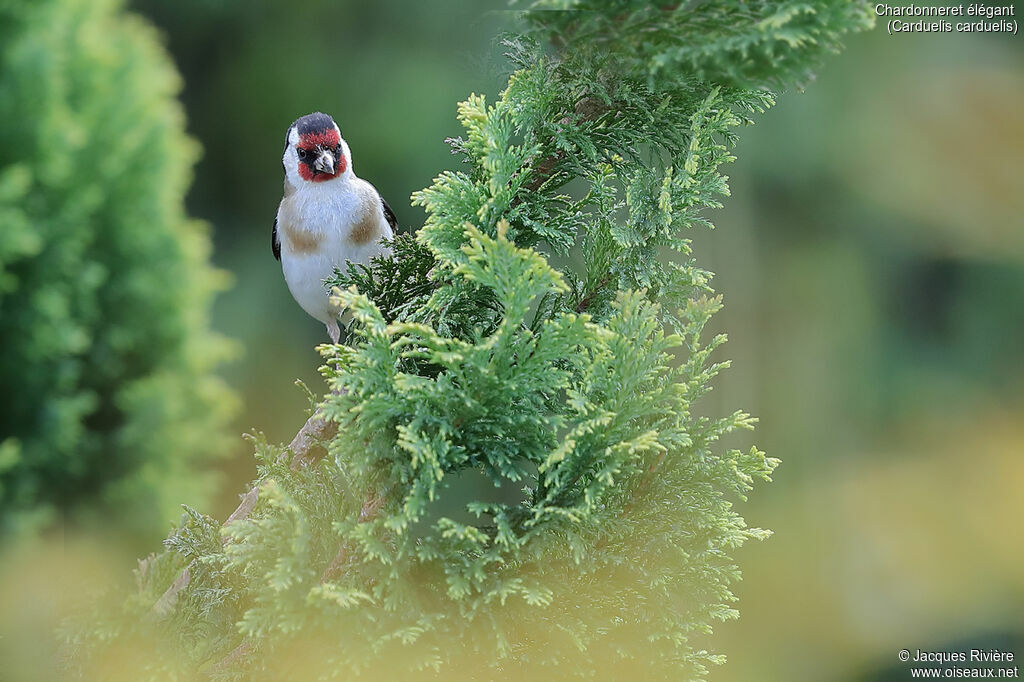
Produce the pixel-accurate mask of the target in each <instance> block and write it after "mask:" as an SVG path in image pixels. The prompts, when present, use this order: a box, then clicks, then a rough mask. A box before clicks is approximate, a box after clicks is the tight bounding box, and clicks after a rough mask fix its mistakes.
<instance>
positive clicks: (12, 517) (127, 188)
mask: <svg viewBox="0 0 1024 682" xmlns="http://www.w3.org/2000/svg"><path fill="white" fill-rule="evenodd" d="M178 88H179V80H178V77H177V74H176V73H175V71H174V69H173V68H172V66H171V64H170V62H169V60H168V58H167V56H166V55H165V54H164V52H163V51H162V50H161V49H160V47H159V45H158V43H157V40H156V37H155V35H154V33H153V31H152V30H151V28H150V27H149V26H148V25H147V24H145V23H144V22H142V21H141V20H139V19H137V18H134V17H129V16H125V15H123V14H121V13H120V11H119V3H117V2H113V1H110V0H105V1H101V2H93V1H91V0H43V1H39V0H32V1H28V0H26V1H24V2H17V1H15V2H3V3H0V120H2V121H3V125H2V126H0V226H2V227H0V349H2V351H0V382H2V394H3V395H2V397H0V401H2V406H0V535H2V534H10V533H14V532H19V531H26V532H27V531H32V530H38V529H43V528H48V527H51V526H52V525H53V523H54V521H55V519H56V517H57V515H58V514H61V513H63V514H64V520H65V521H67V522H69V523H70V524H71V527H79V526H80V525H81V524H85V525H87V526H89V527H92V528H99V527H102V529H103V530H104V531H106V532H110V533H114V534H121V535H122V537H124V536H125V535H126V534H136V535H137V536H138V537H141V538H145V539H147V540H148V538H151V537H152V535H153V533H154V531H157V530H158V529H160V528H161V527H162V526H164V525H165V524H166V523H167V520H168V519H170V518H174V517H175V516H177V513H176V512H175V511H174V510H175V507H176V506H177V504H179V503H180V502H181V500H182V499H191V500H195V501H197V502H198V501H202V500H204V499H206V497H205V493H208V492H209V491H210V480H209V478H208V476H207V477H204V475H203V474H202V473H201V463H202V462H204V461H205V460H208V459H209V458H210V457H211V456H213V455H215V454H216V453H218V452H222V451H223V450H224V448H225V441H224V440H223V438H222V429H223V426H224V424H225V419H226V417H227V416H228V415H229V413H230V411H231V407H232V405H233V398H232V396H231V395H230V394H229V393H228V392H227V390H226V389H225V387H224V386H223V385H222V384H221V383H220V382H219V381H218V380H217V379H215V378H214V377H213V376H212V375H211V368H212V367H213V365H214V364H215V363H216V362H217V361H218V360H219V359H222V358H223V357H224V355H225V351H226V346H225V344H224V342H223V341H221V340H220V339H218V338H217V337H215V336H214V335H212V333H211V332H210V331H209V328H208V320H207V315H208V311H209V307H210V299H211V294H212V293H213V291H215V290H216V289H217V288H219V287H221V286H222V285H223V277H222V276H221V275H220V274H219V273H218V272H216V271H214V270H212V269H211V268H210V267H209V266H208V265H207V261H208V258H209V248H210V247H209V240H208V238H207V235H206V230H205V226H203V225H201V224H197V223H196V222H194V221H190V220H189V219H188V218H186V216H185V215H184V212H183V197H184V192H185V190H186V187H187V185H188V182H189V179H190V172H189V171H190V167H191V165H192V162H193V160H194V159H195V157H196V151H197V150H196V145H195V144H194V143H193V142H192V141H191V140H189V139H188V138H187V137H186V136H185V134H184V120H183V116H182V112H181V110H180V107H179V106H178V105H177V103H176V101H175V99H174V98H175V95H176V93H177V91H178Z"/></svg>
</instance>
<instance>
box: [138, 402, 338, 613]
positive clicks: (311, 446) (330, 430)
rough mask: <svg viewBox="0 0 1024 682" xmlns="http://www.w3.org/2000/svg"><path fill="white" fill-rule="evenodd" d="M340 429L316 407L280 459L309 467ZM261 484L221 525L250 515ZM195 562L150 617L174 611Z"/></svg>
mask: <svg viewBox="0 0 1024 682" xmlns="http://www.w3.org/2000/svg"><path fill="white" fill-rule="evenodd" d="M337 432H338V425H337V424H336V423H334V422H332V421H328V420H327V419H324V417H323V413H322V412H321V411H320V410H317V411H316V412H314V413H313V415H312V416H311V417H310V418H309V419H307V420H306V423H305V424H303V425H302V428H301V429H299V432H298V433H296V434H295V437H294V438H292V442H291V443H289V444H288V448H287V449H286V450H285V451H284V452H283V453H281V457H280V459H279V460H278V461H279V462H284V461H286V460H287V459H288V458H289V457H290V458H291V464H290V466H291V468H292V470H296V469H299V468H301V467H304V466H309V465H310V464H312V463H313V462H315V461H317V460H318V459H320V458H321V457H323V455H324V452H325V451H324V449H323V447H322V445H321V443H322V442H323V441H325V440H329V439H331V438H333V437H334V434H336V433H337ZM259 496H260V486H259V484H257V485H255V486H254V487H253V488H252V489H251V490H249V492H247V493H246V494H245V495H244V496H243V497H242V501H241V502H240V503H239V504H238V507H236V508H235V511H233V512H231V515H230V516H228V518H227V520H225V521H224V523H223V524H221V528H227V527H228V526H230V525H231V524H232V523H234V522H235V521H241V520H242V519H246V518H248V517H249V514H251V513H252V510H253V509H254V508H255V507H256V502H257V501H258V500H259ZM222 542H227V538H224V539H223V540H222ZM194 563H195V560H194V559H193V560H192V561H191V562H189V565H188V566H186V567H185V568H183V569H182V570H181V573H180V574H179V575H178V577H177V578H176V579H175V580H174V582H173V583H171V585H170V587H168V588H167V589H166V590H165V591H164V593H163V594H162V595H160V598H159V599H157V601H156V603H155V604H153V607H152V608H151V609H150V611H149V618H151V619H156V620H162V619H164V618H166V617H167V616H169V615H170V614H171V612H172V611H174V607H175V605H176V604H177V603H178V595H179V594H180V593H181V591H182V590H183V589H185V588H186V587H188V584H189V581H191V579H192V572H191V570H190V569H191V568H192V565H193V564H194Z"/></svg>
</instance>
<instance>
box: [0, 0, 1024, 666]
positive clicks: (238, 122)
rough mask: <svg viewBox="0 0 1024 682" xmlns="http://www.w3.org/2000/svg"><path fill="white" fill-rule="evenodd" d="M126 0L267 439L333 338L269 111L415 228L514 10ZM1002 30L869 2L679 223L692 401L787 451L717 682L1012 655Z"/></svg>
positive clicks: (1018, 470) (499, 69) (232, 367)
mask: <svg viewBox="0 0 1024 682" xmlns="http://www.w3.org/2000/svg"><path fill="white" fill-rule="evenodd" d="M129 8H130V9H131V10H132V11H135V12H137V13H139V14H141V15H143V16H144V17H146V18H147V19H148V20H149V21H151V22H152V23H154V24H155V25H156V26H157V27H158V28H159V30H160V32H161V34H162V36H163V40H164V41H165V44H166V48H167V50H168V51H169V53H170V55H171V57H172V58H173V60H174V62H175V63H176V65H177V67H178V69H179V70H180V72H181V74H182V77H183V82H184V89H183V91H182V94H181V101H182V102H183V104H184V108H185V112H186V116H187V129H188V131H189V133H190V134H191V135H192V136H193V137H194V138H196V139H197V140H198V141H199V143H200V145H201V147H202V150H203V151H202V156H201V157H200V159H199V161H198V163H197V165H196V167H195V175H194V181H193V184H192V185H191V189H190V190H189V193H188V197H187V208H188V213H189V215H190V216H193V217H196V218H200V219H202V220H204V221H207V222H208V223H209V225H210V226H211V230H212V232H211V234H212V239H213V255H212V258H213V261H214V263H215V264H216V266H218V267H219V268H221V269H223V270H226V271H228V272H230V273H231V274H232V278H233V285H232V287H231V288H230V289H229V290H228V291H226V292H224V293H222V294H221V295H220V296H219V297H218V298H217V299H216V302H215V304H214V307H213V314H212V324H213V327H214V329H215V331H217V332H219V333H221V334H222V335H224V336H227V337H230V338H232V339H235V340H236V341H237V342H238V343H239V345H240V346H241V348H242V349H243V352H242V353H241V355H240V357H239V358H238V359H237V360H235V361H234V362H232V363H231V364H229V365H226V366H224V367H223V369H222V375H223V377H224V379H225V380H226V381H227V383H228V384H229V385H230V386H231V387H232V388H233V389H234V390H235V391H236V393H237V394H238V396H239V397H240V401H241V405H242V406H241V409H240V410H238V413H237V417H236V418H235V421H234V422H233V425H232V428H233V430H234V431H235V432H236V433H238V434H241V433H242V432H243V431H250V430H252V429H258V430H262V431H264V432H265V433H266V434H267V435H268V437H269V438H270V439H271V440H274V441H287V440H289V439H290V437H291V436H292V435H293V434H294V433H295V431H296V430H297V428H298V427H299V426H300V425H301V423H302V421H303V420H304V419H305V412H304V410H305V408H306V407H307V404H308V403H307V398H306V396H305V394H304V392H303V391H301V390H300V389H299V388H297V387H295V386H294V385H293V384H294V381H295V380H296V379H301V380H303V381H304V382H306V383H307V384H308V385H309V387H310V388H311V389H312V390H314V391H315V392H319V391H320V390H321V389H322V387H323V384H322V381H321V380H320V378H319V376H318V374H317V366H318V364H319V362H318V356H317V354H316V353H315V351H314V350H313V347H314V346H315V344H317V343H321V342H324V341H326V340H327V339H326V335H325V333H324V330H323V327H322V325H320V324H319V323H317V322H316V321H314V320H312V319H311V318H309V317H308V316H307V315H305V313H303V312H302V310H301V309H300V308H299V307H298V306H297V305H296V304H295V303H294V301H293V300H292V299H291V297H290V295H289V294H288V291H287V289H286V287H285V284H284V280H283V278H282V277H281V273H280V267H279V264H278V263H277V262H276V261H275V260H274V259H273V256H272V255H271V251H270V246H269V241H270V229H271V224H272V222H273V217H274V212H275V210H276V206H277V202H278V201H279V200H280V196H281V168H280V156H281V148H282V143H283V137H284V132H285V129H286V128H287V127H288V125H289V124H290V123H291V121H292V120H294V119H295V118H296V117H298V116H299V115H302V114H305V113H308V112H310V111H314V110H322V111H325V112H328V113H331V114H332V115H333V116H334V117H335V119H336V120H337V121H338V123H339V125H340V127H341V129H342V134H343V135H344V136H345V138H346V139H347V141H348V142H349V144H350V146H351V148H352V153H353V166H354V168H355V170H356V172H357V173H358V174H359V175H360V176H362V177H364V178H366V179H368V180H370V181H371V182H373V183H374V184H375V185H376V186H377V187H378V188H379V189H380V191H381V192H382V194H383V195H384V196H385V197H386V198H387V200H388V201H389V203H390V204H391V205H392V206H393V207H394V209H395V212H396V213H397V214H398V218H399V221H400V223H401V224H402V226H403V228H404V229H410V228H411V229H415V228H416V227H418V226H419V224H420V223H421V221H422V218H423V214H422V212H421V211H420V209H418V208H417V209H414V208H411V207H410V206H409V205H408V203H409V202H408V197H409V194H410V193H411V192H413V191H415V190H417V189H420V188H422V187H425V186H426V185H428V184H429V182H430V180H431V178H432V177H433V176H434V175H436V174H437V173H438V172H439V171H440V170H441V169H443V168H449V167H453V166H454V165H455V164H456V163H457V159H456V158H455V157H452V156H451V155H450V153H449V149H448V146H447V145H446V144H444V138H445V137H447V136H450V135H458V134H459V133H460V128H459V126H458V124H457V122H456V120H455V105H456V103H457V102H458V101H460V100H461V99H464V98H465V97H466V96H467V95H468V94H469V93H470V92H478V93H481V92H482V93H485V94H487V95H488V96H493V95H494V94H496V93H497V92H498V91H499V89H500V88H501V86H502V85H503V83H504V81H505V77H506V75H507V71H506V68H507V67H506V64H505V63H504V61H503V59H502V57H501V49H500V46H498V45H497V44H496V43H495V36H496V35H497V34H498V32H500V31H501V30H503V29H507V28H511V27H512V26H513V23H514V19H515V16H514V14H513V13H511V12H509V11H506V10H505V9H504V8H505V6H504V4H502V3H499V2H493V3H480V2H475V3H465V2H454V1H452V0H444V1H438V2H430V3H412V2H379V3H372V4H370V3H356V2H329V1H327V0H314V1H312V2H305V3H302V5H301V9H299V6H298V5H292V4H288V3H276V2H270V1H269V0H256V1H253V2H246V3H241V2H233V1H231V0H181V1H179V2H175V3H169V2H165V1H161V0H134V1H133V2H129ZM1021 45H1022V44H1021V42H1020V40H1019V39H1017V38H1014V37H1006V36H999V35H972V34H964V35H957V34H934V35H932V34H929V35H920V36H914V35H900V36H888V35H886V33H885V32H884V29H883V28H876V30H875V31H873V32H872V33H869V34H865V35H861V36H857V37H856V38H854V39H851V40H850V42H849V44H848V46H847V50H846V52H844V53H843V54H842V55H840V56H838V57H835V58H833V59H832V60H831V61H830V62H829V63H828V64H827V65H826V66H825V67H824V68H823V69H822V70H821V71H820V74H819V78H818V80H817V81H816V82H814V83H812V84H810V86H809V87H808V88H807V91H806V93H796V92H789V93H785V94H784V95H783V96H782V97H781V98H780V103H779V105H778V106H777V107H776V108H775V109H774V110H772V111H770V112H768V113H767V114H766V115H765V116H763V117H762V118H761V119H760V121H759V122H758V124H757V125H756V126H754V127H752V128H750V129H745V130H741V131H740V136H741V142H740V145H739V147H738V149H737V151H736V154H737V156H738V159H739V160H738V161H737V162H736V163H735V164H734V165H733V166H732V167H730V168H727V169H726V172H727V173H728V174H729V175H730V176H731V183H730V184H731V189H732V193H733V196H732V197H730V198H728V199H727V200H726V208H725V209H724V210H722V211H719V212H717V213H716V214H715V215H713V216H712V219H713V220H714V222H715V223H716V225H717V226H718V227H717V229H716V230H715V231H714V232H710V233H701V234H694V235H693V237H694V242H695V248H696V254H697V257H698V259H699V261H700V262H701V263H702V265H703V266H704V267H706V268H709V269H711V270H713V271H714V272H716V273H717V276H716V280H715V282H716V288H717V289H718V290H719V291H720V292H721V293H722V294H723V295H724V299H725V304H726V305H725V309H724V310H723V312H721V313H720V314H719V315H718V317H717V322H716V325H717V328H718V329H719V330H721V331H726V332H728V334H729V336H730V342H729V343H728V344H727V345H726V346H725V347H724V349H723V350H722V351H720V353H721V355H722V357H729V358H732V359H733V368H732V369H731V370H729V371H728V372H726V373H724V374H723V375H722V376H721V377H720V378H719V379H718V380H717V381H716V388H715V391H714V392H713V394H712V395H711V397H710V398H709V399H708V400H707V402H706V407H707V409H708V411H709V412H715V413H721V412H725V411H731V410H733V409H736V408H739V407H742V408H744V409H747V410H749V411H751V412H753V413H754V414H756V415H758V416H759V417H760V418H761V423H760V426H759V428H758V430H757V432H756V434H755V436H754V438H753V440H754V441H755V442H756V443H757V444H758V445H759V446H760V447H761V448H762V449H764V450H766V451H767V452H768V453H769V454H770V455H772V456H775V457H780V458H781V459H782V460H783V465H782V467H781V468H780V469H779V470H778V472H777V476H776V482H775V483H774V484H772V485H770V486H766V487H763V488H762V489H760V490H758V491H757V492H756V493H755V494H754V496H753V497H752V500H751V502H750V503H749V504H747V505H745V506H744V514H745V516H746V517H747V520H748V522H749V523H751V524H752V525H756V526H762V527H767V528H771V529H773V530H774V531H775V533H776V534H775V536H774V537H773V538H772V539H771V540H769V541H768V542H767V543H759V544H755V545H748V546H746V547H744V548H743V549H742V550H741V551H740V552H739V559H740V564H741V566H742V567H743V569H744V574H745V579H744V582H743V583H742V584H740V585H738V586H737V589H736V592H737V594H738V595H739V597H740V602H739V604H738V607H739V609H740V612H741V618H740V620H738V621H735V622H730V623H727V624H724V625H723V626H721V627H720V628H719V629H718V632H717V633H716V636H715V638H714V642H713V646H715V647H716V648H718V649H720V650H723V651H724V653H726V654H727V655H728V656H729V662H728V664H727V665H726V666H724V667H723V668H721V669H719V670H716V671H714V672H713V676H712V679H716V680H888V679H906V677H907V675H906V666H904V665H902V664H900V663H899V662H898V661H897V658H896V655H897V652H898V651H899V650H900V649H902V648H907V649H910V650H912V651H913V650H914V649H916V648H918V647H920V648H922V649H933V650H942V649H950V648H952V649H957V648H960V647H963V646H966V647H968V648H970V647H988V646H996V647H1000V648H1002V649H1004V650H1006V649H1009V650H1012V651H1015V652H1016V653H1017V654H1018V657H1019V656H1022V655H1024V616H1022V615H1021V614H1022V613H1024V541H1022V540H1021V535H1022V531H1021V525H1022V521H1024V457H1022V455H1024V218H1022V216H1024V174H1022V173H1021V170H1020V164H1021V162H1022V160H1024V154H1022V152H1024V138H1022V134H1021V130H1022V123H1024V114H1022V112H1024V49H1022V47H1021ZM738 438H739V440H737V443H736V444H743V445H749V442H750V436H749V434H743V435H742V436H741V437H738ZM233 442H234V450H233V452H231V453H230V456H229V457H227V458H225V459H223V460H221V461H219V462H217V463H216V465H215V466H218V467H219V471H220V473H221V478H220V482H221V485H220V488H219V490H220V492H219V494H218V496H217V497H216V499H215V500H214V502H213V503H212V504H211V505H209V506H208V507H207V509H208V510H209V511H210V512H211V513H212V514H213V515H214V516H218V517H220V518H223V517H224V516H226V514H227V513H228V512H229V511H230V510H231V509H232V508H233V507H234V505H235V503H236V502H237V494H238V493H239V492H240V491H242V490H243V489H244V485H245V482H246V481H248V480H249V479H250V478H251V477H252V475H253V474H254V465H253V462H252V459H251V457H250V455H249V453H250V448H249V447H248V445H247V444H246V443H245V442H243V441H242V440H241V438H236V439H235V440H234V441H233ZM168 521H170V519H168ZM158 537H159V536H158V535H154V536H153V537H152V538H149V541H150V545H149V546H153V545H154V544H155V542H156V540H157V539H158ZM139 551H141V550H140V546H132V547H130V548H128V549H126V550H125V554H124V555H125V556H128V555H130V554H131V553H133V552H134V553H136V554H137V553H139ZM12 570H13V569H12ZM96 570H97V571H99V572H102V569H96ZM39 580H41V579H39ZM4 582H5V584H6V587H5V588H4V590H5V591H10V592H8V594H13V593H14V591H25V590H28V591H29V592H31V589H32V587H31V585H33V584H35V583H33V582H32V581H30V580H28V579H27V578H26V579H25V580H21V581H19V580H18V579H11V580H8V579H6V578H5V579H4ZM40 589H41V588H40ZM3 596H4V595H3V594H0V598H2V597H3Z"/></svg>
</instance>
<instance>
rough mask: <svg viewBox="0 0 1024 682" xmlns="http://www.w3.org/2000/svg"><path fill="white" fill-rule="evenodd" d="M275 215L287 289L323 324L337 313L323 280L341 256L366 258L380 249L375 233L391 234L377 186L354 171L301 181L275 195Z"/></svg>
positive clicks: (378, 235) (341, 261)
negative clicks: (278, 201) (284, 193)
mask: <svg viewBox="0 0 1024 682" xmlns="http://www.w3.org/2000/svg"><path fill="white" fill-rule="evenodd" d="M277 220H278V238H279V241H280V243H281V267H282V270H283V271H284V279H285V282H287V283H288V290H289V291H291V294H292V296H293V297H294V298H295V300H296V301H297V302H298V304H299V305H300V306H302V309H303V310H305V311H306V312H307V313H309V315H311V316H312V317H314V318H316V319H317V320H320V321H321V322H323V323H324V324H328V323H330V322H332V321H333V320H337V319H338V311H337V310H334V309H332V308H331V306H330V303H329V300H328V299H329V294H328V291H327V289H326V288H325V286H324V280H325V279H327V278H329V277H331V276H333V274H334V269H335V268H343V267H344V266H345V262H346V261H351V262H353V263H368V262H369V260H370V258H372V257H373V256H376V255H378V254H380V253H381V252H382V251H384V250H385V249H384V248H383V247H381V245H380V243H379V242H380V238H381V237H382V236H384V237H386V238H387V239H388V240H390V239H391V238H392V237H393V235H392V233H391V227H390V225H388V223H387V220H386V219H385V217H384V210H383V207H382V206H381V203H380V196H379V195H378V194H377V191H376V190H375V189H374V188H373V186H372V185H370V184H369V183H367V182H365V181H363V180H360V179H359V178H357V177H354V176H351V177H339V178H337V179H336V180H329V181H327V182H323V183H316V184H314V183H308V182H303V183H301V186H300V187H298V188H296V189H295V191H294V192H292V193H291V194H289V195H287V196H285V198H284V199H283V200H282V201H281V205H280V206H279V207H278V212H277Z"/></svg>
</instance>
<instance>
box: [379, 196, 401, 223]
mask: <svg viewBox="0 0 1024 682" xmlns="http://www.w3.org/2000/svg"><path fill="white" fill-rule="evenodd" d="M380 204H381V206H383V207H384V219H385V220H387V221H388V225H390V226H391V231H392V232H397V231H398V218H397V217H396V216H395V212H394V211H392V210H391V207H390V206H388V202H386V201H384V197H381V198H380Z"/></svg>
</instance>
